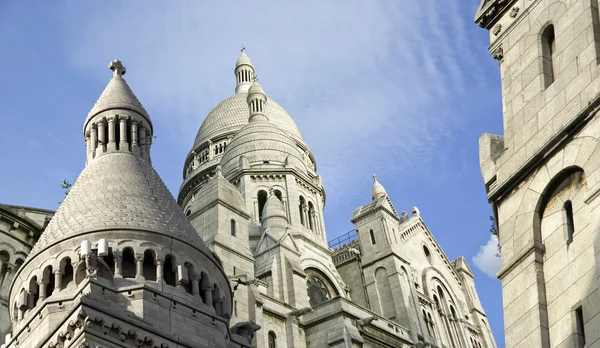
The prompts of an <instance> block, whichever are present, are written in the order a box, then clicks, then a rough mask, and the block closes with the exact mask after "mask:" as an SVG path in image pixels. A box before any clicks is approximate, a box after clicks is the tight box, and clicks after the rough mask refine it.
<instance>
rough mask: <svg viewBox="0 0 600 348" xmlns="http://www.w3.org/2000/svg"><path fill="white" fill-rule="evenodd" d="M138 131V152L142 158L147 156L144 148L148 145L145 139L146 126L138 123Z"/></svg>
mask: <svg viewBox="0 0 600 348" xmlns="http://www.w3.org/2000/svg"><path fill="white" fill-rule="evenodd" d="M139 132H140V153H141V154H142V158H147V157H148V154H147V152H146V148H147V147H148V139H146V137H147V135H146V127H144V126H143V125H141V124H140V126H139Z"/></svg>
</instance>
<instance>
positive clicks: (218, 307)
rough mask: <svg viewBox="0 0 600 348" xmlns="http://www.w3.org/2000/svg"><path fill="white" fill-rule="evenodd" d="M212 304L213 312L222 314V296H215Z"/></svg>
mask: <svg viewBox="0 0 600 348" xmlns="http://www.w3.org/2000/svg"><path fill="white" fill-rule="evenodd" d="M213 305H214V307H215V313H217V315H221V316H222V315H223V299H222V298H215V299H213Z"/></svg>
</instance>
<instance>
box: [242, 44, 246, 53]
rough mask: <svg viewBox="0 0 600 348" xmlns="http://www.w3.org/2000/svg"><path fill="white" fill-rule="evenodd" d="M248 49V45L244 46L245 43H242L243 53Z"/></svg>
mask: <svg viewBox="0 0 600 348" xmlns="http://www.w3.org/2000/svg"><path fill="white" fill-rule="evenodd" d="M245 50H246V46H244V44H242V50H241V51H242V53H244V51H245Z"/></svg>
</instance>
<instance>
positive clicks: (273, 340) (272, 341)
mask: <svg viewBox="0 0 600 348" xmlns="http://www.w3.org/2000/svg"><path fill="white" fill-rule="evenodd" d="M269 348H277V336H275V333H274V332H273V331H269Z"/></svg>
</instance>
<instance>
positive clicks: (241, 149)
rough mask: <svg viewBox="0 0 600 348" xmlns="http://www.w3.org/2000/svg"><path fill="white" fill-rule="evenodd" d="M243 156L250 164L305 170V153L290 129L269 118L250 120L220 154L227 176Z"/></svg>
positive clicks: (239, 163)
mask: <svg viewBox="0 0 600 348" xmlns="http://www.w3.org/2000/svg"><path fill="white" fill-rule="evenodd" d="M246 118H248V117H247V116H246ZM241 156H244V157H245V160H247V161H248V165H249V166H250V167H253V166H269V167H272V166H281V167H283V166H286V167H290V168H296V169H299V170H301V171H302V172H304V173H305V172H306V165H305V164H304V163H305V159H304V156H305V155H304V153H303V152H301V151H300V148H299V147H298V145H296V144H295V143H294V141H293V140H292V139H291V138H290V136H289V134H288V133H287V132H285V131H284V130H282V129H281V128H279V127H277V126H276V125H275V124H274V123H272V122H271V121H267V120H259V121H253V122H250V123H248V124H247V125H246V126H244V128H242V129H241V130H240V131H239V132H238V133H237V134H236V135H235V136H234V137H233V139H232V140H231V142H230V143H229V146H227V151H225V154H224V155H223V157H222V158H221V167H222V168H223V176H224V177H225V178H227V179H229V178H230V176H231V174H233V173H235V172H236V169H238V168H239V167H240V165H241Z"/></svg>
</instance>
